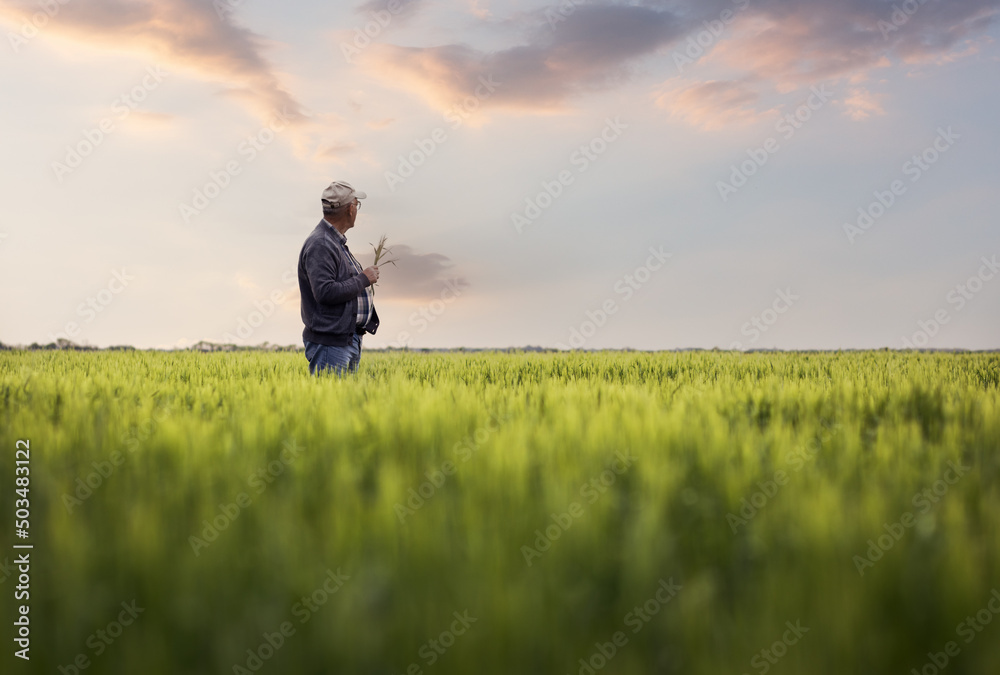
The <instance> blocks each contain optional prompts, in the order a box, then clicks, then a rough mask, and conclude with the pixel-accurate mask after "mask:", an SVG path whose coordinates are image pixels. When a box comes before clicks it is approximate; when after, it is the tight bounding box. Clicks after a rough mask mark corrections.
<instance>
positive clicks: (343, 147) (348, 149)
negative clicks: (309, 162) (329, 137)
mask: <svg viewBox="0 0 1000 675" xmlns="http://www.w3.org/2000/svg"><path fill="white" fill-rule="evenodd" d="M358 147H359V146H358V144H357V143H354V142H352V141H338V142H336V143H331V144H329V145H327V146H326V147H324V148H323V149H321V150H320V151H319V152H318V153H317V157H318V158H319V159H332V160H335V161H336V160H340V159H341V158H343V156H344V155H349V154H351V153H352V152H356V151H357V150H358Z"/></svg>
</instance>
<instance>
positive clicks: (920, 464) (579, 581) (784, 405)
mask: <svg viewBox="0 0 1000 675" xmlns="http://www.w3.org/2000/svg"><path fill="white" fill-rule="evenodd" d="M998 378H1000V356H998V355H995V354H993V355H985V354H957V355H953V354H907V353H894V352H869V353H846V354H833V353H828V354H827V353H824V354H784V353H778V354H752V355H742V354H735V353H685V354H635V353H599V354H581V353H572V354H558V355H557V354H502V353H496V354H493V353H487V354H456V353H453V354H408V353H393V354H377V353H371V352H368V353H366V354H365V356H364V358H363V360H362V367H361V373H360V374H359V376H358V377H357V378H356V379H348V380H338V379H336V378H323V379H319V380H317V379H313V378H310V377H308V375H307V374H306V362H305V359H304V358H303V356H302V355H301V354H295V353H292V354H288V353H285V354H263V353H237V354H195V353H155V352H134V353H61V352H30V353H28V352H16V351H15V352H0V401H2V403H0V440H2V445H3V447H4V448H5V450H4V453H3V455H2V460H0V467H2V483H0V495H2V497H0V509H2V510H0V513H2V514H3V518H4V520H5V522H7V523H11V519H12V518H13V515H14V508H15V507H14V499H15V498H16V495H15V494H14V492H13V487H14V445H15V441H16V440H18V439H30V443H31V485H30V501H31V539H30V542H31V543H33V544H34V545H35V549H34V550H33V551H32V563H33V564H32V570H31V573H32V581H31V600H30V603H31V614H30V616H31V621H32V624H31V625H32V631H33V632H32V650H31V656H32V659H31V662H30V664H25V663H23V662H21V661H19V660H17V659H14V658H13V657H12V652H13V651H14V649H15V647H12V646H11V642H10V641H8V640H6V639H5V643H6V644H7V645H8V648H7V649H6V654H5V655H4V660H5V662H7V663H9V664H10V665H11V669H7V668H5V669H4V670H5V672H32V673H35V672H37V673H58V672H67V673H71V672H85V673H115V674H118V673H148V674H150V675H158V674H160V673H163V674H169V675H176V674H179V673H213V674H215V673H244V672H255V671H256V672H261V673H268V672H270V673H295V674H311V673H316V674H320V673H335V672H336V673H365V674H367V673H373V674H375V673H379V674H381V673H385V674H389V673H392V674H396V673H405V672H407V671H408V669H409V673H410V674H411V675H415V674H416V673H418V672H420V673H428V674H441V675H444V674H446V673H463V674H465V673H504V674H508V673H510V674H528V673H540V674H542V673H544V674H562V673H574V674H576V673H581V672H582V673H597V672H600V673H602V674H603V673H608V674H614V673H681V672H683V673H691V674H700V673H704V674H706V675H707V674H711V675H716V674H718V673H726V672H729V673H751V672H756V673H763V672H773V673H806V672H808V673H816V674H823V673H830V674H836V675H842V674H843V673H888V672H899V673H909V672H910V669H911V668H916V669H917V671H918V672H920V670H921V668H923V667H924V666H925V664H927V663H928V662H930V660H931V658H932V657H930V656H929V655H928V654H929V653H931V654H933V655H935V657H936V655H937V654H938V653H941V655H942V656H944V655H947V651H946V646H947V643H948V642H949V641H951V642H954V643H955V647H954V648H953V649H951V651H952V652H955V651H956V650H957V655H948V656H947V660H948V665H947V666H946V667H947V669H948V672H949V673H956V674H958V673H994V672H1000V617H995V616H994V612H995V611H1000V592H998V593H997V596H996V597H997V599H996V600H993V605H992V606H993V608H994V609H990V608H989V603H990V601H991V593H992V591H993V589H1000V527H998V526H1000V490H998V478H1000V453H998V450H1000V385H998ZM907 516H908V517H907ZM3 531H4V532H10V535H9V536H8V537H6V539H7V541H6V542H5V545H6V548H7V551H8V552H9V551H10V549H9V544H11V543H18V542H17V540H15V539H14V534H13V531H12V528H10V527H9V526H5V527H4V528H3ZM8 552H4V553H0V560H2V559H4V558H9V559H10V560H11V561H13V559H14V555H12V554H10V553H8ZM15 582H16V568H15V573H14V576H9V577H6V578H5V579H4V582H3V583H2V584H0V592H2V593H3V595H4V597H5V599H4V603H3V606H4V608H5V610H4V624H5V625H6V626H8V628H7V631H11V630H12V629H11V628H10V626H11V623H12V621H13V619H14V616H15V615H14V611H15V609H14V604H15V603H13V601H12V600H11V597H12V595H13V591H14V589H13V586H14V584H15ZM324 584H326V587H325V589H324ZM133 601H134V602H135V607H137V608H141V609H142V611H141V612H138V617H137V618H135V619H134V620H131V623H130V625H123V624H124V621H128V620H130V619H131V615H130V614H128V613H127V612H126V613H125V614H124V615H123V611H124V610H123V606H122V603H123V602H124V603H126V606H127V605H129V603H132V602H133ZM133 611H135V610H133ZM977 612H978V613H979V614H978V616H979V619H978V620H976V616H977ZM984 612H985V613H984ZM456 613H457V614H456ZM456 617H459V618H456ZM970 617H971V618H972V619H973V620H974V622H975V623H976V626H977V627H975V628H974V627H973V626H972V625H971V624H966V623H965V622H966V621H967V618H970ZM986 618H989V619H990V620H992V623H991V624H987V623H982V622H983V621H984V620H985V619H986ZM119 619H122V624H119V625H117V626H116V625H115V624H116V623H117V622H118V621H119ZM993 619H995V620H993ZM789 624H790V625H791V626H794V627H796V629H795V630H794V631H792V630H791V629H790V628H789ZM283 629H284V634H282V630H283ZM98 631H102V633H100V634H99V633H98ZM102 635H103V636H104V637H101V636H102ZM970 635H971V639H969V636H970ZM616 642H617V644H616ZM248 650H250V651H249V653H248ZM762 650H763V651H762ZM78 655H83V658H84V659H86V661H87V662H88V664H89V665H88V666H87V667H86V668H80V669H79V670H78V671H74V670H73V669H71V668H69V666H70V665H71V664H73V662H74V659H76V658H78ZM581 659H582V661H581ZM60 667H62V668H61V669H60ZM588 669H589V670H588ZM926 672H928V673H930V672H931V670H927V671H926Z"/></svg>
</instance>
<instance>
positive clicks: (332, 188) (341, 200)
mask: <svg viewBox="0 0 1000 675" xmlns="http://www.w3.org/2000/svg"><path fill="white" fill-rule="evenodd" d="M367 196H368V195H367V194H366V193H364V192H360V191H358V190H355V189H354V188H353V187H352V186H351V184H350V183H345V182H344V181H340V180H335V181H333V182H332V183H330V184H329V185H328V186H327V188H326V189H325V190H323V197H322V199H321V201H322V202H323V208H324V209H326V210H330V211H337V210H339V209H341V208H343V207H345V206H347V205H348V204H350V203H351V202H352V201H354V200H355V199H364V198H365V197H367Z"/></svg>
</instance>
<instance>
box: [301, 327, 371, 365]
mask: <svg viewBox="0 0 1000 675" xmlns="http://www.w3.org/2000/svg"><path fill="white" fill-rule="evenodd" d="M305 344H306V358H307V359H309V373H310V374H311V375H318V374H320V373H322V372H324V371H326V370H332V371H333V372H334V373H336V374H337V375H343V374H344V373H345V372H350V373H356V372H358V364H359V363H361V336H360V335H355V336H354V337H353V338H352V339H351V343H350V344H349V345H347V346H346V347H330V346H328V345H319V344H316V343H315V342H309V341H308V340H305Z"/></svg>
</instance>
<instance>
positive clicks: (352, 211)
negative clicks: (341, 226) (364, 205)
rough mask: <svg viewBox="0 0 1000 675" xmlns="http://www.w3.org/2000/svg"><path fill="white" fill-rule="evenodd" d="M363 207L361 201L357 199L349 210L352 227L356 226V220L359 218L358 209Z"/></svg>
mask: <svg viewBox="0 0 1000 675" xmlns="http://www.w3.org/2000/svg"><path fill="white" fill-rule="evenodd" d="M360 208H361V202H359V201H358V200H357V199H355V200H354V201H353V202H352V203H351V206H350V209H349V210H348V217H349V219H350V222H351V227H354V221H355V220H357V219H358V210H359V209H360Z"/></svg>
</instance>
